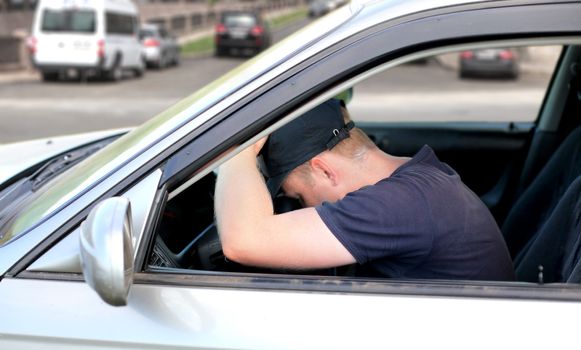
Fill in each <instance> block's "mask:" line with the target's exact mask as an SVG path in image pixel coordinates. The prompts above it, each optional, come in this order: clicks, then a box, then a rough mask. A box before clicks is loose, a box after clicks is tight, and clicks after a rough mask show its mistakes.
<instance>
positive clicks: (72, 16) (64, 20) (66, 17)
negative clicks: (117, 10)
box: [42, 9, 95, 33]
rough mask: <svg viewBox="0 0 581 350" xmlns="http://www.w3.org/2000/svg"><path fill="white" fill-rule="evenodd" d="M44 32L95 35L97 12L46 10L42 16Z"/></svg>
mask: <svg viewBox="0 0 581 350" xmlns="http://www.w3.org/2000/svg"><path fill="white" fill-rule="evenodd" d="M42 31H43V32H45V33H51V32H72V33H94V32H95V11H93V10H50V9H46V10H44V12H43V16H42Z"/></svg>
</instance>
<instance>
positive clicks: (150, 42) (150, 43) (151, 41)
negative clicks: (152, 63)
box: [143, 39, 160, 47]
mask: <svg viewBox="0 0 581 350" xmlns="http://www.w3.org/2000/svg"><path fill="white" fill-rule="evenodd" d="M159 45H160V43H159V40H156V39H145V41H144V42H143V46H145V47H158V46H159Z"/></svg>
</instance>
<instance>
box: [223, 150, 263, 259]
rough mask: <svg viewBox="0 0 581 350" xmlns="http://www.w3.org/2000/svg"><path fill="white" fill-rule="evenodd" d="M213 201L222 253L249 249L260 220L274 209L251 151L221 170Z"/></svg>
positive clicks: (244, 152) (228, 163) (255, 236)
mask: <svg viewBox="0 0 581 350" xmlns="http://www.w3.org/2000/svg"><path fill="white" fill-rule="evenodd" d="M215 201H216V203H215V207H216V220H217V224H218V232H219V233H220V239H221V241H222V245H223V249H224V252H225V253H227V252H233V251H237V250H240V249H244V250H246V249H252V243H253V242H254V240H257V239H260V237H259V236H258V235H259V234H260V228H261V227H263V220H264V219H265V218H267V217H268V216H272V215H273V206H272V200H271V198H270V194H269V193H268V190H267V188H266V185H265V183H264V179H263V177H262V175H261V174H260V171H259V170H258V168H257V164H256V156H255V155H254V154H253V153H252V151H251V150H250V149H247V150H244V151H242V152H241V153H240V154H238V155H237V156H236V157H234V158H232V159H231V160H229V161H228V162H227V163H225V164H223V165H222V166H221V167H220V170H219V172H218V180H217V183H216V194H215ZM227 256H228V254H227Z"/></svg>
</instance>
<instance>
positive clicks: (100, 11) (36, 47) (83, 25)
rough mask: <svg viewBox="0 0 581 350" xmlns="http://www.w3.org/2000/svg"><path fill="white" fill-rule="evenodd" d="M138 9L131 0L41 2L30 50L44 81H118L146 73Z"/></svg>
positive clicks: (51, 0)
mask: <svg viewBox="0 0 581 350" xmlns="http://www.w3.org/2000/svg"><path fill="white" fill-rule="evenodd" d="M138 31H139V24H138V12H137V7H136V6H135V4H133V3H132V2H131V1H130V0H40V2H39V4H38V6H37V9H36V13H35V16H34V22H33V25H32V36H31V37H30V38H29V40H28V47H29V50H30V54H31V59H32V62H33V64H34V66H35V67H36V68H37V69H39V70H40V72H41V73H42V77H43V79H44V80H57V79H59V78H60V77H64V76H70V75H77V76H81V77H87V76H94V75H98V76H102V77H104V78H106V79H109V80H119V79H121V77H122V76H123V72H124V71H125V70H132V71H134V72H135V75H136V76H141V75H142V74H143V72H144V67H145V65H144V61H143V59H142V48H141V43H140V42H139V38H138Z"/></svg>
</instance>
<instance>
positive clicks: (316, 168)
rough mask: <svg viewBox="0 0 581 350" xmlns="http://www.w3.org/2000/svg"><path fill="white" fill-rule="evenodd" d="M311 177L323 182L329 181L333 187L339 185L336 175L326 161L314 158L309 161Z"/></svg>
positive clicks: (321, 158)
mask: <svg viewBox="0 0 581 350" xmlns="http://www.w3.org/2000/svg"><path fill="white" fill-rule="evenodd" d="M310 163H311V168H312V172H313V175H314V176H315V177H319V178H321V179H323V180H324V181H330V182H331V184H332V185H333V186H336V185H337V184H338V183H339V178H338V174H337V172H336V171H335V168H333V166H332V164H330V163H329V162H328V161H327V160H326V159H324V158H323V157H320V156H315V157H313V158H312V159H311V160H310Z"/></svg>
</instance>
